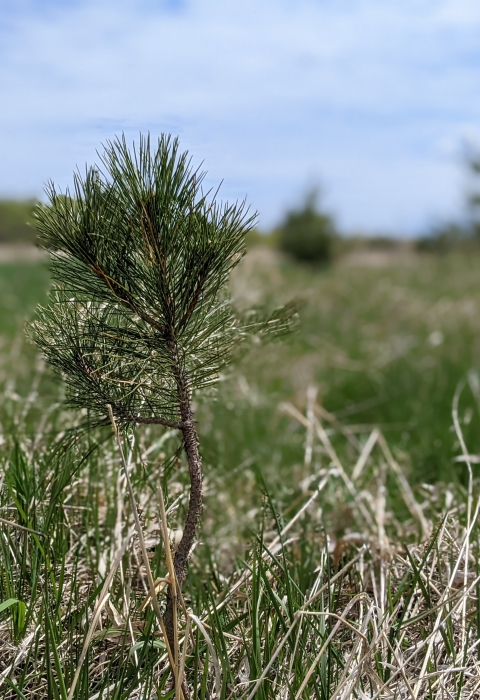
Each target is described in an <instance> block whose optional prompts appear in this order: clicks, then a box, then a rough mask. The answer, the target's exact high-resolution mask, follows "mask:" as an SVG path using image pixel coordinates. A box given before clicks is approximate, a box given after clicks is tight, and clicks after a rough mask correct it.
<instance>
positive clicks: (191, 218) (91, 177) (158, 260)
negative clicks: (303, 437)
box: [33, 136, 294, 648]
mask: <svg viewBox="0 0 480 700" xmlns="http://www.w3.org/2000/svg"><path fill="white" fill-rule="evenodd" d="M203 177H204V174H203V173H200V172H199V171H196V170H193V169H192V167H191V162H190V160H189V158H188V155H187V153H180V151H179V144H178V141H177V140H176V139H172V138H171V137H170V136H162V137H161V138H160V139H159V141H158V143H157V144H156V146H155V147H153V146H152V144H151V142H150V138H149V137H146V138H141V139H140V143H139V146H138V148H137V149H135V148H133V149H132V150H130V149H129V148H128V146H127V143H126V140H125V138H124V137H123V138H122V139H117V140H115V141H114V142H113V143H110V142H109V143H107V146H106V147H105V149H104V152H103V154H102V156H101V167H94V168H91V169H88V170H87V171H86V174H85V176H84V177H82V176H81V175H80V174H78V173H77V174H75V175H74V189H73V191H72V192H69V191H67V192H65V193H64V194H59V193H58V192H57V191H56V189H55V187H54V185H53V184H50V185H49V187H48V190H47V193H48V195H49V204H48V205H45V206H42V207H40V208H39V209H38V211H37V227H38V230H39V235H40V240H41V241H42V243H43V245H44V246H45V248H47V249H48V250H49V251H50V255H51V260H52V271H53V278H54V286H53V289H52V291H51V293H50V303H49V305H48V306H47V307H46V308H40V309H39V312H38V320H37V321H36V322H35V323H34V324H33V335H34V338H35V340H36V342H37V343H38V345H39V346H40V348H41V350H42V351H43V353H44V354H45V356H46V357H47V359H48V360H49V361H50V363H51V364H52V365H53V367H54V368H55V369H56V370H57V371H58V372H59V373H61V375H62V376H63V377H64V379H65V382H66V385H67V396H68V401H69V404H70V405H71V406H73V407H76V408H80V409H87V410H88V411H89V412H90V414H91V416H92V417H93V418H94V419H96V421H97V423H98V424H106V423H107V422H108V420H109V418H108V416H109V407H111V411H112V412H113V415H114V417H115V420H116V422H117V423H118V424H119V425H121V426H123V428H125V429H128V428H131V427H132V426H133V425H141V424H155V423H156V424H159V425H163V426H167V427H169V428H174V429H177V430H179V431H181V433H182V437H183V449H184V451H185V455H186V460H187V463H188V469H189V475H190V499H189V505H188V511H187V516H186V521H185V524H184V528H183V536H182V539H181V541H180V544H179V546H178V548H177V550H176V553H175V558H174V569H175V573H176V577H177V582H178V585H179V586H181V585H182V583H183V582H184V580H185V577H186V573H187V562H188V557H189V554H190V551H191V549H192V546H193V544H194V541H195V537H196V533H197V527H198V522H199V518H200V515H201V509H202V461H201V456H200V451H199V440H198V435H197V431H196V424H195V421H194V415H193V410H192V396H193V394H194V393H195V392H198V391H201V390H204V389H206V388H207V387H210V386H212V385H213V384H214V383H215V382H216V381H217V380H218V377H219V372H220V370H221V368H222V367H224V366H225V365H226V364H227V363H228V362H229V360H230V351H231V349H232V347H233V346H234V345H235V346H236V345H237V344H238V343H239V342H240V341H242V340H244V339H245V338H246V337H247V336H248V335H252V334H253V335H257V334H260V333H264V332H269V333H273V334H278V333H282V332H283V331H285V330H287V328H288V326H289V324H290V321H291V319H292V317H293V315H294V308H293V307H291V306H290V307H285V308H284V309H282V310H280V311H277V312H274V313H273V314H271V315H270V316H267V317H265V318H262V317H261V314H259V313H257V312H250V313H249V314H246V315H245V314H244V315H243V316H242V317H240V316H239V315H237V314H236V313H235V311H234V309H233V308H232V305H231V301H230V297H229V295H228V292H227V285H228V280H229V275H230V272H231V270H232V269H233V268H234V267H235V265H237V264H238V262H239V261H240V259H241V258H242V256H243V255H244V253H245V235H246V233H247V232H248V231H249V230H250V228H251V227H252V224H253V221H254V218H255V217H249V216H248V213H247V211H246V209H245V206H244V204H241V205H240V206H237V205H232V206H229V205H222V204H219V203H218V202H217V201H216V199H215V197H213V198H212V199H210V200H209V199H208V196H207V195H205V194H204V193H203V191H202V189H201V183H202V179H203ZM173 600H174V598H173V597H172V594H171V591H170V592H169V593H168V595H167V607H166V611H165V627H166V630H167V636H168V638H169V639H168V641H169V644H170V647H171V648H173V646H172V645H173V638H174V636H173V620H174V614H173V613H174V610H173V607H174V603H173Z"/></svg>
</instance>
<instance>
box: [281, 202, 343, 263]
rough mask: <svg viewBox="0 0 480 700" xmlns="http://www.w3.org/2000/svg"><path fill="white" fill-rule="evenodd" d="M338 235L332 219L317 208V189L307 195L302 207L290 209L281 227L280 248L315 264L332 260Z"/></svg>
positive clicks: (299, 258)
mask: <svg viewBox="0 0 480 700" xmlns="http://www.w3.org/2000/svg"><path fill="white" fill-rule="evenodd" d="M335 237H336V233H335V226H334V223H333V220H332V218H331V217H330V216H328V215H327V214H324V213H321V212H319V211H318V209H317V193H316V192H312V193H310V194H309V195H308V196H307V198H306V200H305V203H304V205H303V208H302V209H300V210H298V211H291V212H289V213H288V214H287V216H286V218H285V221H284V222H283V224H282V225H281V226H280V228H279V230H278V240H279V245H280V248H281V250H283V251H284V252H285V253H288V254H289V255H291V256H292V257H294V258H296V259H297V260H300V261H301V262H309V263H313V264H326V263H329V262H330V261H331V259H332V254H333V244H334V241H335Z"/></svg>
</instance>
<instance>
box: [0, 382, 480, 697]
mask: <svg viewBox="0 0 480 700" xmlns="http://www.w3.org/2000/svg"><path fill="white" fill-rule="evenodd" d="M457 399H458V397H457ZM279 410H281V411H283V412H285V413H287V414H288V415H290V416H291V418H292V420H295V421H298V422H299V423H300V424H301V425H302V426H303V427H304V429H305V453H304V464H303V480H302V483H301V503H300V504H299V505H298V506H297V508H296V509H295V510H292V509H291V507H290V509H289V510H290V512H289V515H288V517H286V516H285V517H281V516H280V515H277V514H276V513H275V503H274V502H272V501H271V499H269V497H268V496H266V497H265V498H266V501H265V508H264V510H263V519H262V520H261V521H259V520H258V517H256V518H255V519H254V521H252V525H253V524H254V523H256V527H258V528H260V530H259V532H260V533H261V534H260V535H259V536H258V537H257V538H256V542H255V540H254V541H253V543H252V546H251V549H250V553H249V554H248V555H247V557H246V559H245V563H244V564H243V565H240V564H239V563H237V566H236V567H235V570H234V571H230V572H229V571H227V570H226V569H225V568H223V570H222V565H220V564H219V563H218V562H216V561H215V557H211V558H210V560H209V561H208V562H207V559H206V558H205V551H204V550H205V549H206V548H207V547H208V544H210V547H211V548H213V549H214V550H218V551H220V550H221V549H222V547H224V546H225V544H226V543H225V542H222V541H221V537H219V536H218V535H215V534H214V533H213V534H212V536H211V542H210V543H208V542H207V543H205V544H203V545H200V546H199V548H198V549H197V550H196V551H195V553H194V556H193V561H192V569H193V578H192V579H191V580H190V584H189V587H188V588H187V595H188V598H187V602H186V604H185V605H184V607H183V612H182V613H181V614H180V615H179V620H178V638H179V650H178V653H179V654H180V657H179V660H180V661H181V663H180V669H181V674H182V675H183V673H184V674H185V677H186V679H187V681H188V683H189V687H190V690H191V693H192V697H204V698H206V697H209V698H247V699H248V700H253V698H257V697H258V698H295V699H296V700H297V699H298V700H299V699H300V698H331V699H332V700H333V699H334V698H335V699H338V700H340V699H342V700H347V699H349V698H415V699H420V698H473V697H476V695H477V694H478V693H480V690H479V689H480V673H479V666H478V644H479V638H478V588H479V581H480V576H479V572H478V565H477V559H478V535H477V533H478V514H479V507H480V501H477V500H476V495H475V488H474V484H473V482H471V483H470V485H469V488H468V489H467V492H466V493H465V494H462V493H460V492H459V491H458V489H456V488H455V489H453V488H452V489H448V488H447V487H443V488H441V487H427V486H425V487H423V488H422V489H421V490H420V491H419V494H417V496H416V495H415V494H414V492H413V491H412V489H411V487H410V486H409V484H408V481H407V480H406V478H405V476H404V474H403V471H402V469H401V466H400V465H399V464H398V462H397V461H396V460H395V459H394V457H393V455H392V453H391V451H390V449H389V446H388V443H387V441H386V440H385V438H384V436H383V434H382V432H381V430H380V429H379V428H374V429H373V430H372V431H371V433H370V434H369V435H367V434H365V435H363V436H362V435H358V434H355V433H352V432H351V431H349V429H348V427H347V426H343V425H342V424H341V423H340V421H338V420H337V419H336V418H335V417H334V416H332V415H331V414H330V413H329V412H328V411H326V409H325V408H324V407H322V406H321V405H319V404H318V402H317V399H316V390H315V389H314V388H313V387H311V388H310V389H309V390H308V392H307V406H306V410H305V413H302V412H299V411H298V409H296V408H295V407H294V406H293V405H291V404H283V405H281V406H280V407H279ZM332 426H333V427H334V429H335V430H336V431H340V432H341V433H342V434H343V438H344V439H345V440H346V441H349V443H350V444H351V445H353V446H354V448H355V451H356V453H357V457H356V459H355V460H354V461H353V462H352V463H349V464H345V463H343V462H342V460H341V459H340V457H339V456H338V454H337V452H336V450H335V448H334V447H333V445H332V442H331V440H330V436H329V433H330V434H331V430H332ZM457 428H458V429H460V428H459V424H458V421H457ZM459 438H460V439H462V435H461V432H460V434H459ZM175 440H176V438H175V436H174V435H173V434H171V433H166V434H164V435H163V436H160V437H159V438H158V439H157V441H156V442H155V441H154V442H153V443H152V435H148V434H147V435H145V434H144V435H142V436H141V437H140V438H139V442H138V443H137V444H135V442H134V441H132V440H130V442H129V443H128V445H129V446H128V454H127V456H126V459H127V461H128V466H127V468H126V469H125V466H126V465H127V462H125V464H123V465H122V462H121V460H120V461H119V453H118V451H116V450H115V449H112V447H111V445H110V444H106V445H104V447H103V448H102V449H101V450H100V455H99V459H98V462H96V463H95V464H94V463H93V462H91V463H90V464H89V465H88V467H87V468H86V470H85V471H84V472H83V474H81V475H79V476H78V478H75V479H73V480H72V481H70V482H69V483H68V484H67V485H66V486H65V488H64V489H63V490H62V494H61V496H60V495H57V498H58V510H59V511H60V513H61V516H59V515H58V514H57V515H56V516H55V521H54V522H50V524H49V523H48V522H47V518H46V517H45V509H48V506H49V505H51V499H52V498H53V497H55V496H54V489H55V487H54V482H55V470H54V469H53V471H52V467H51V468H50V473H49V475H48V478H47V479H46V483H47V488H46V491H45V493H44V494H43V497H42V498H41V499H40V500H36V501H35V503H34V504H33V505H34V507H35V509H36V513H37V518H36V519H33V518H30V519H29V518H28V517H27V518H26V519H25V518H24V517H22V511H23V509H22V508H21V504H20V501H19V495H18V493H17V494H16V496H17V498H16V499H15V498H12V494H14V493H15V491H14V490H12V489H11V488H10V489H5V484H4V488H3V500H2V507H3V513H5V514H7V513H8V518H5V520H8V521H9V523H10V524H9V523H6V522H5V521H4V522H3V524H2V530H1V537H2V544H3V547H2V554H1V556H2V558H3V566H2V570H3V578H5V575H8V576H10V577H11V581H10V584H9V585H10V586H11V588H12V589H13V588H15V585H20V582H21V580H22V579H23V580H24V581H23V583H24V584H25V581H26V579H27V578H29V577H30V578H29V581H30V583H31V582H32V569H33V566H34V564H35V565H36V566H37V568H38V569H39V575H38V577H37V578H36V582H35V586H36V590H35V591H33V590H31V589H29V590H28V595H29V596H30V599H29V600H28V599H27V598H28V596H26V595H25V592H27V588H26V587H25V585H24V586H23V590H24V600H23V601H21V603H23V613H22V612H21V611H22V605H21V603H18V602H17V603H15V602H12V603H11V604H10V605H9V607H7V608H6V609H5V610H4V611H3V613H2V614H1V615H0V640H1V642H0V644H1V646H0V669H1V670H0V688H1V691H2V692H3V697H5V698H6V699H7V698H8V700H10V699H12V700H13V698H17V697H22V698H34V697H35V698H36V700H40V699H41V698H45V699H46V698H50V697H53V696H55V694H53V691H52V688H53V687H54V686H55V687H56V688H57V691H58V692H57V694H56V696H57V697H59V698H62V700H64V699H68V700H70V699H71V698H89V700H95V699H96V698H100V697H120V696H122V697H130V698H136V697H170V696H171V697H174V694H175V689H172V690H171V691H168V681H167V679H168V669H169V667H170V664H169V660H168V654H167V650H166V647H165V644H164V642H163V635H162V632H161V623H160V620H161V609H162V608H163V593H162V591H164V590H165V586H166V585H168V584H169V580H170V579H169V576H168V550H167V551H166V550H165V547H164V546H163V545H162V541H163V540H162V531H164V529H165V528H164V525H163V524H162V507H161V503H162V502H163V500H162V498H160V500H159V495H160V494H159V493H158V492H157V493H156V495H155V490H152V485H151V480H150V478H149V476H148V474H147V473H145V472H149V471H150V470H151V469H152V468H153V467H154V466H155V465H158V461H159V460H160V461H161V462H165V453H166V452H168V451H175V450H174V447H175ZM147 445H148V447H147ZM24 448H25V449H26V450H27V451H28V450H29V449H30V448H31V444H30V445H29V444H27V442H25V444H24ZM464 452H465V454H467V451H466V446H465V449H464ZM40 458H41V455H40V453H38V452H37V453H36V459H37V460H38V459H40ZM100 463H101V464H103V467H104V468H105V471H104V472H103V475H102V478H101V480H100V479H99V477H100V472H99V471H95V470H98V469H99V464H100ZM141 465H143V466H141ZM10 468H11V466H10ZM56 469H59V465H57V467H56ZM142 470H143V472H144V474H143V476H142ZM128 473H130V474H131V478H132V482H133V487H132V488H133V489H134V490H135V499H134V501H133V502H132V500H131V498H130V496H129V493H128V479H126V474H128ZM163 475H164V482H163V486H164V488H165V491H169V492H170V493H171V494H172V493H178V494H179V497H178V498H177V499H171V502H170V505H169V507H168V508H167V512H166V516H165V517H166V518H167V519H168V521H169V525H170V538H171V539H172V540H174V539H175V529H176V520H177V517H176V513H177V512H178V509H179V508H182V502H183V501H184V499H185V494H184V492H183V482H182V480H180V481H178V478H179V477H178V474H177V473H176V471H171V470H170V471H169V470H168V468H166V467H164V468H163ZM11 477H12V474H11V473H10V474H9V475H8V474H7V481H8V480H10V481H11ZM57 477H58V474H57ZM4 478H5V475H4ZM92 482H95V483H96V486H95V488H94V492H95V499H94V500H92V497H91V496H90V498H86V495H87V494H89V493H90V494H92ZM167 486H168V488H167ZM162 493H163V492H162ZM418 495H421V498H422V502H421V503H420V502H419V500H418ZM232 497H234V495H233V494H232ZM399 500H401V502H402V503H403V511H402V512H403V518H402V519H398V516H397V515H396V513H398V510H399V508H398V502H399ZM394 501H395V503H396V507H395V508H393V507H392V504H393V502H394ZM30 505H32V504H30ZM332 509H334V511H335V512H336V513H337V514H341V517H343V519H344V520H345V522H344V523H343V526H342V527H340V526H339V524H338V522H337V524H336V526H335V525H333V526H332V525H331V523H332V522H334V520H335V519H332V517H331V513H332ZM287 510H288V509H287ZM134 512H137V513H138V515H139V518H140V520H139V521H138V522H137V527H135V524H134V520H135V518H134V517H133V514H134ZM293 513H294V514H293ZM329 513H330V515H328V514H329ZM86 514H88V517H86ZM92 515H94V516H95V517H94V518H92V517H91V516H92ZM163 522H164V521H163ZM262 522H263V524H262ZM328 523H330V525H329V524H328ZM33 524H34V525H35V528H33ZM16 525H21V526H22V527H24V528H27V529H30V530H34V529H35V530H37V531H40V532H43V534H44V535H45V537H40V536H39V535H35V534H34V533H33V532H25V530H19V529H18V528H17V527H15V526H16ZM31 525H32V527H30V526H31ZM139 526H141V531H139V529H138V528H139ZM65 527H67V528H68V532H65ZM95 531H96V534H95ZM62 533H63V534H62ZM237 537H238V535H237ZM47 538H48V540H49V542H50V547H51V548H53V549H52V551H51V552H50V553H48V547H47V546H46V540H47ZM62 538H63V539H62ZM67 545H68V546H67ZM62 546H63V554H62V553H61V552H62ZM92 547H94V548H95V549H96V551H94V552H93V551H92ZM146 549H148V550H149V551H150V553H149V554H148V555H147V556H148V559H147V560H146V559H145V556H146ZM153 550H155V551H154V552H153ZM55 551H56V553H55ZM166 555H167V556H166ZM55 558H57V562H55V561H54V559H55ZM219 567H220V568H219ZM60 572H61V573H60ZM149 572H153V573H149ZM59 573H60V578H59ZM52 576H53V577H54V578H52ZM153 576H155V577H156V581H153V578H152V577H153ZM55 577H56V579H55ZM49 578H50V580H49ZM60 579H61V582H60ZM4 585H5V582H4ZM152 587H154V588H156V595H155V600H156V596H157V595H159V598H158V600H159V605H158V606H157V605H155V606H152ZM17 600H20V596H18V598H17ZM155 608H156V610H155ZM22 614H23V622H24V623H25V624H24V625H23V627H22V619H21V618H22ZM15 616H16V617H15ZM27 618H28V621H26V619H27ZM127 670H128V673H126V671H127ZM181 680H182V679H181V677H180V679H179V682H178V684H177V691H176V693H177V694H176V697H180V688H181ZM121 688H122V689H123V693H121V694H119V691H120V689H121ZM127 691H128V692H127ZM125 693H127V694H125ZM169 693H170V694H169Z"/></svg>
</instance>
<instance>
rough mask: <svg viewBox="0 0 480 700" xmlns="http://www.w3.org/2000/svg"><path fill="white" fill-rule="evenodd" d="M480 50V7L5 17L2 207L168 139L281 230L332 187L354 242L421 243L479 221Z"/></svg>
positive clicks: (365, 5)
mask: <svg viewBox="0 0 480 700" xmlns="http://www.w3.org/2000/svg"><path fill="white" fill-rule="evenodd" d="M479 37H480V2H478V0H402V2H398V0H396V1H393V2H392V1H391V0H137V1H136V2H133V0H71V1H70V2H68V1H67V0H63V1H61V2H60V0H42V2H40V0H2V2H1V3H0V107H1V108H0V155H1V160H0V195H1V196H12V195H13V196H23V195H37V196H40V195H41V193H42V189H43V185H44V183H45V182H46V180H48V179H49V178H52V179H53V180H54V181H55V182H56V183H58V184H59V185H60V186H66V185H67V184H68V183H69V182H70V181H71V172H72V170H73V169H74V167H75V166H76V165H80V166H82V165H83V164H84V163H85V162H89V163H92V162H93V161H94V160H95V158H96V155H95V150H96V148H98V147H99V146H100V144H101V143H102V142H104V141H105V140H106V139H107V138H111V137H112V136H113V135H114V134H116V133H119V132H121V131H124V132H126V133H127V135H128V136H129V137H134V136H135V135H136V134H138V132H139V131H146V130H149V131H150V132H151V133H152V134H153V135H155V134H158V133H160V132H162V131H168V132H172V133H174V134H176V135H179V136H180V139H181V144H182V146H184V147H185V148H186V149H188V150H189V151H190V153H191V154H192V156H193V158H194V162H196V163H200V162H201V161H203V162H204V166H205V168H206V169H207V170H208V172H209V182H211V184H212V185H213V184H216V183H217V182H218V181H219V180H221V179H223V181H224V184H223V187H222V190H221V191H222V195H223V197H224V198H225V199H236V198H241V199H243V198H244V197H245V196H246V197H247V200H248V201H249V202H250V204H251V206H252V208H254V209H257V210H258V211H259V214H260V224H261V226H263V227H269V226H271V225H274V224H275V223H276V222H278V221H279V219H280V218H281V216H282V213H283V212H284V211H285V209H286V208H288V207H290V206H294V205H295V204H297V203H298V202H300V201H301V198H302V196H303V194H304V193H305V191H306V190H307V188H309V187H310V186H313V185H316V184H321V185H322V188H323V193H324V204H325V207H326V208H328V209H329V210H330V211H331V212H333V213H334V214H335V215H336V217H337V219H338V222H339V224H340V226H341V227H342V228H343V229H344V230H346V231H350V232H354V231H375V232H377V233H392V234H398V233H402V234H404V235H411V234H413V233H416V232H419V231H422V230H426V229H428V228H429V227H430V226H432V225H433V224H435V223H437V222H439V221H442V220H447V219H449V218H457V217H460V216H461V215H462V212H463V196H464V192H465V187H466V184H467V183H466V175H465V172H464V170H463V169H462V162H461V153H462V145H464V144H465V142H467V141H473V142H480V89H479V88H480V38H479Z"/></svg>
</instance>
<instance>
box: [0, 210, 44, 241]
mask: <svg viewBox="0 0 480 700" xmlns="http://www.w3.org/2000/svg"><path fill="white" fill-rule="evenodd" d="M35 206H36V201H35V200H33V199H32V200H26V201H21V200H14V199H4V200H0V243H34V241H35V239H36V236H37V232H36V229H35V219H34V216H33V213H34V209H35Z"/></svg>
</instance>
